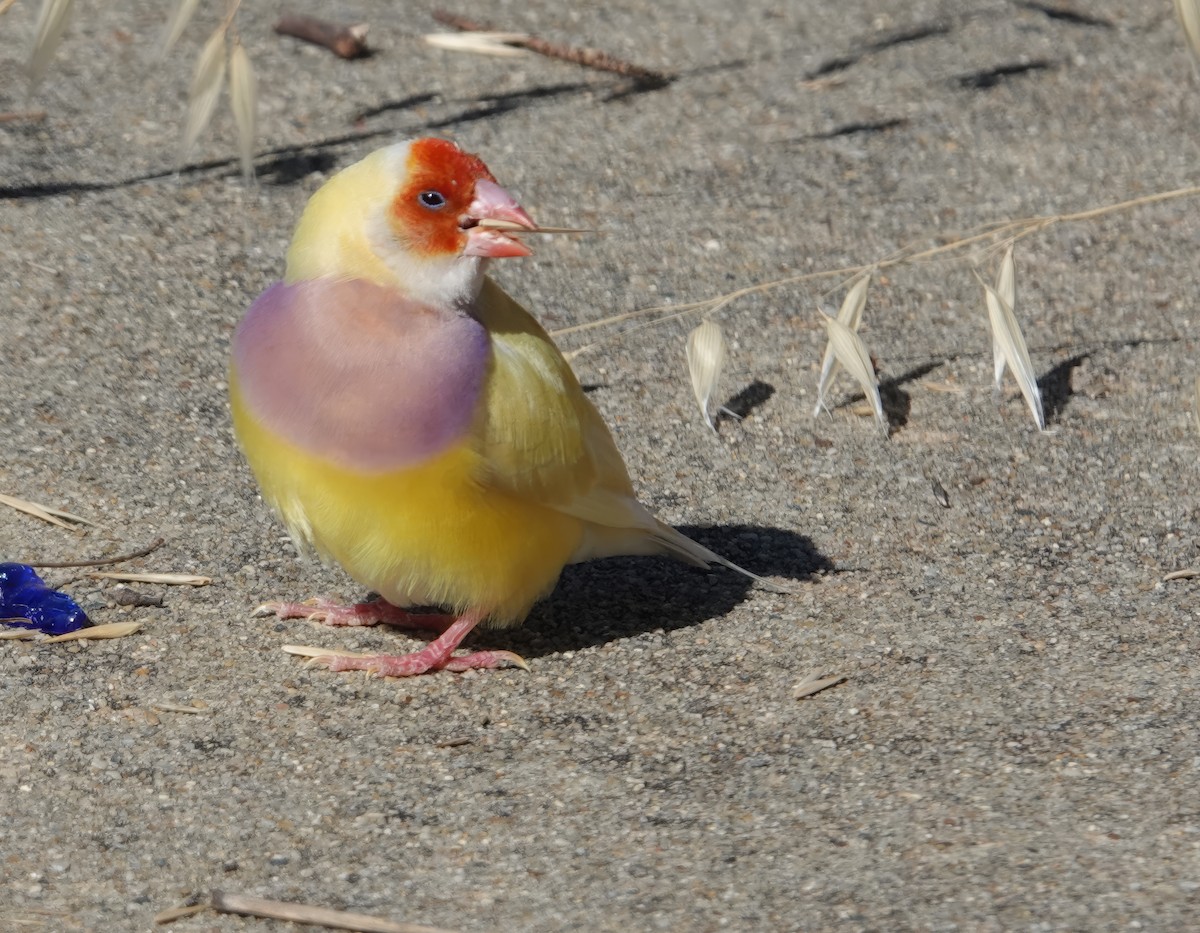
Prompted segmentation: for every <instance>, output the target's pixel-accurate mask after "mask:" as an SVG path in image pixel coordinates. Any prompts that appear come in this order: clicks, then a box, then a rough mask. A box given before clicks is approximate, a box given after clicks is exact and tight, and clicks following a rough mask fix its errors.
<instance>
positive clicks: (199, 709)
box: [150, 700, 212, 716]
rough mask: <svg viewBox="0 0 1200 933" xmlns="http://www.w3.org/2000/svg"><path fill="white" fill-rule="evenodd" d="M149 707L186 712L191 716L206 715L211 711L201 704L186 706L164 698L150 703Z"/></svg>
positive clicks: (161, 711) (166, 711)
mask: <svg viewBox="0 0 1200 933" xmlns="http://www.w3.org/2000/svg"><path fill="white" fill-rule="evenodd" d="M150 708H151V709H152V710H157V711H158V712H160V713H187V714H189V715H192V716H208V715H209V714H211V713H212V710H210V709H207V708H206V707H203V706H186V705H184V704H182V703H170V702H168V701H166V700H162V701H160V702H158V703H151V704H150Z"/></svg>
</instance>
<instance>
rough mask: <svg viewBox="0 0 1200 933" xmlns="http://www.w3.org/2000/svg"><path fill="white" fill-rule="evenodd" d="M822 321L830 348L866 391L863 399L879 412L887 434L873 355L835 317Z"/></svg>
mask: <svg viewBox="0 0 1200 933" xmlns="http://www.w3.org/2000/svg"><path fill="white" fill-rule="evenodd" d="M819 313H820V314H821V321H822V323H823V324H824V325H825V333H826V334H828V335H829V347H830V349H831V350H833V355H834V357H835V358H836V359H837V361H838V362H839V363H840V364H841V365H842V367H843V368H844V369H845V370H846V372H848V373H849V374H850V375H851V376H852V377H853V379H854V381H855V382H857V383H858V384H859V386H860V387H861V388H862V391H863V395H865V396H866V397H867V401H868V402H870V404H871V410H872V411H874V412H875V420H876V421H878V422H879V426H880V427H881V428H883V430H884V432H885V433H886V432H887V429H888V420H887V415H885V414H884V413H883V401H882V400H881V399H880V398H879V381H878V380H877V379H876V378H875V367H874V366H872V365H871V354H870V353H868V352H867V347H866V344H864V343H863V342H862V338H861V337H859V336H858V334H856V333H855V332H854V331H852V330H851V329H850V328H849V327H847V326H846V325H845V324H843V323H842V322H841V321H839V320H838V319H837V318H835V317H830V316H829V315H828V314H825V313H824V312H819Z"/></svg>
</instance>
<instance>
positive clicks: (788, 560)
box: [474, 525, 834, 657]
mask: <svg viewBox="0 0 1200 933" xmlns="http://www.w3.org/2000/svg"><path fill="white" fill-rule="evenodd" d="M679 531H681V532H682V533H683V534H685V535H687V536H688V537H689V538H692V539H693V540H695V541H697V542H699V543H700V544H703V545H704V546H705V547H707V548H710V549H711V550H713V551H716V552H717V553H718V554H720V555H721V556H722V557H726V558H728V559H729V560H731V561H733V562H734V563H736V564H738V565H739V566H742V567H745V568H746V569H747V570H750V571H752V572H754V573H756V574H759V575H760V576H766V577H775V578H778V579H779V580H780V581H781V582H784V583H787V584H789V585H796V584H802V583H803V581H806V580H810V579H811V578H812V577H813V576H814V575H815V574H817V573H820V572H826V571H830V570H833V569H834V568H833V563H832V562H831V561H830V560H829V559H828V558H827V557H825V555H823V554H821V553H820V552H819V551H818V550H817V549H816V547H815V546H814V545H813V543H812V541H811V540H810V539H809V538H807V537H805V536H804V535H799V534H796V533H794V532H791V531H784V530H781V529H779V528H767V527H762V526H754V525H721V526H716V527H711V528H697V527H687V526H685V527H681V528H680V529H679ZM754 586H756V584H755V583H754V581H752V580H750V579H749V578H748V577H744V576H742V575H741V574H739V573H737V572H735V571H733V570H729V569H727V568H725V567H721V566H714V567H713V568H712V569H711V570H708V571H705V570H703V569H701V568H698V567H692V566H689V565H687V564H682V563H680V562H678V561H674V560H670V559H667V558H656V557H614V558H608V559H606V560H598V561H590V562H588V563H585V564H577V565H573V566H570V567H567V568H566V570H564V571H563V575H562V578H561V579H560V581H559V584H558V587H557V588H556V589H555V591H554V592H553V593H552V594H551V595H550V596H549V597H548V598H547V599H545V600H543V601H542V602H541V603H539V604H538V605H537V606H535V607H534V609H533V611H532V612H531V613H530V615H529V618H528V620H527V621H526V623H525V625H524V626H523V627H522V628H519V629H514V630H510V631H503V632H497V631H483V632H480V633H478V634H477V635H476V636H475V638H474V643H475V644H477V645H480V646H484V645H486V646H487V647H497V648H499V647H503V648H510V649H512V650H514V651H516V652H518V653H519V654H522V655H524V656H526V657H541V656H543V655H547V654H553V653H557V652H562V651H577V650H580V649H583V648H588V647H592V646H596V645H603V644H607V643H609V642H612V641H617V640H620V639H624V638H629V637H632V636H635V635H639V634H642V633H644V632H651V631H655V630H662V631H665V632H669V631H674V630H676V629H682V628H689V627H691V626H693V625H698V624H700V623H701V622H704V621H705V620H707V619H712V618H716V617H719V616H722V615H725V614H726V613H728V612H730V611H731V610H733V609H734V608H736V607H737V606H738V605H739V604H740V603H742V602H743V601H744V600H745V599H746V598H747V594H748V591H749V590H750V589H751V588H752V587H754ZM781 598H784V599H786V598H787V596H783V597H781Z"/></svg>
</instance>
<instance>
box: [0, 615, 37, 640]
mask: <svg viewBox="0 0 1200 933" xmlns="http://www.w3.org/2000/svg"><path fill="white" fill-rule="evenodd" d="M16 622H23V623H25V624H26V625H28V624H29V620H28V619H26V618H23V617H21V616H17V618H15V619H0V625H4V624H9V625H11V624H13V623H16ZM36 635H37V630H36V629H31V628H14V629H9V630H6V631H0V641H27V640H29V639H30V638H33V637H35V636H36Z"/></svg>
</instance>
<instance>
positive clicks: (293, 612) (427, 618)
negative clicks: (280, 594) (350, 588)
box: [253, 598, 454, 632]
mask: <svg viewBox="0 0 1200 933" xmlns="http://www.w3.org/2000/svg"><path fill="white" fill-rule="evenodd" d="M253 614H254V615H255V616H271V615H273V616H275V617H276V618H279V619H308V620H310V621H312V622H320V623H322V624H323V625H333V626H343V625H355V626H357V625H380V624H382V625H397V626H401V627H403V628H416V629H429V630H432V631H435V632H444V631H446V629H448V628H449V627H450V626H451V625H452V624H453V623H454V616H448V615H439V614H436V613H418V612H409V611H408V610H406V609H401V608H400V607H399V606H393V605H392V604H391V603H389V602H388V601H387V600H384V599H377V600H375V601H373V602H369V603H356V604H355V605H353V606H343V605H340V604H339V603H335V602H334V601H333V600H332V599H324V598H316V599H309V600H305V601H304V602H302V603H264V604H263V605H261V606H259V607H258V608H257V609H255V610H254V613H253Z"/></svg>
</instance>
